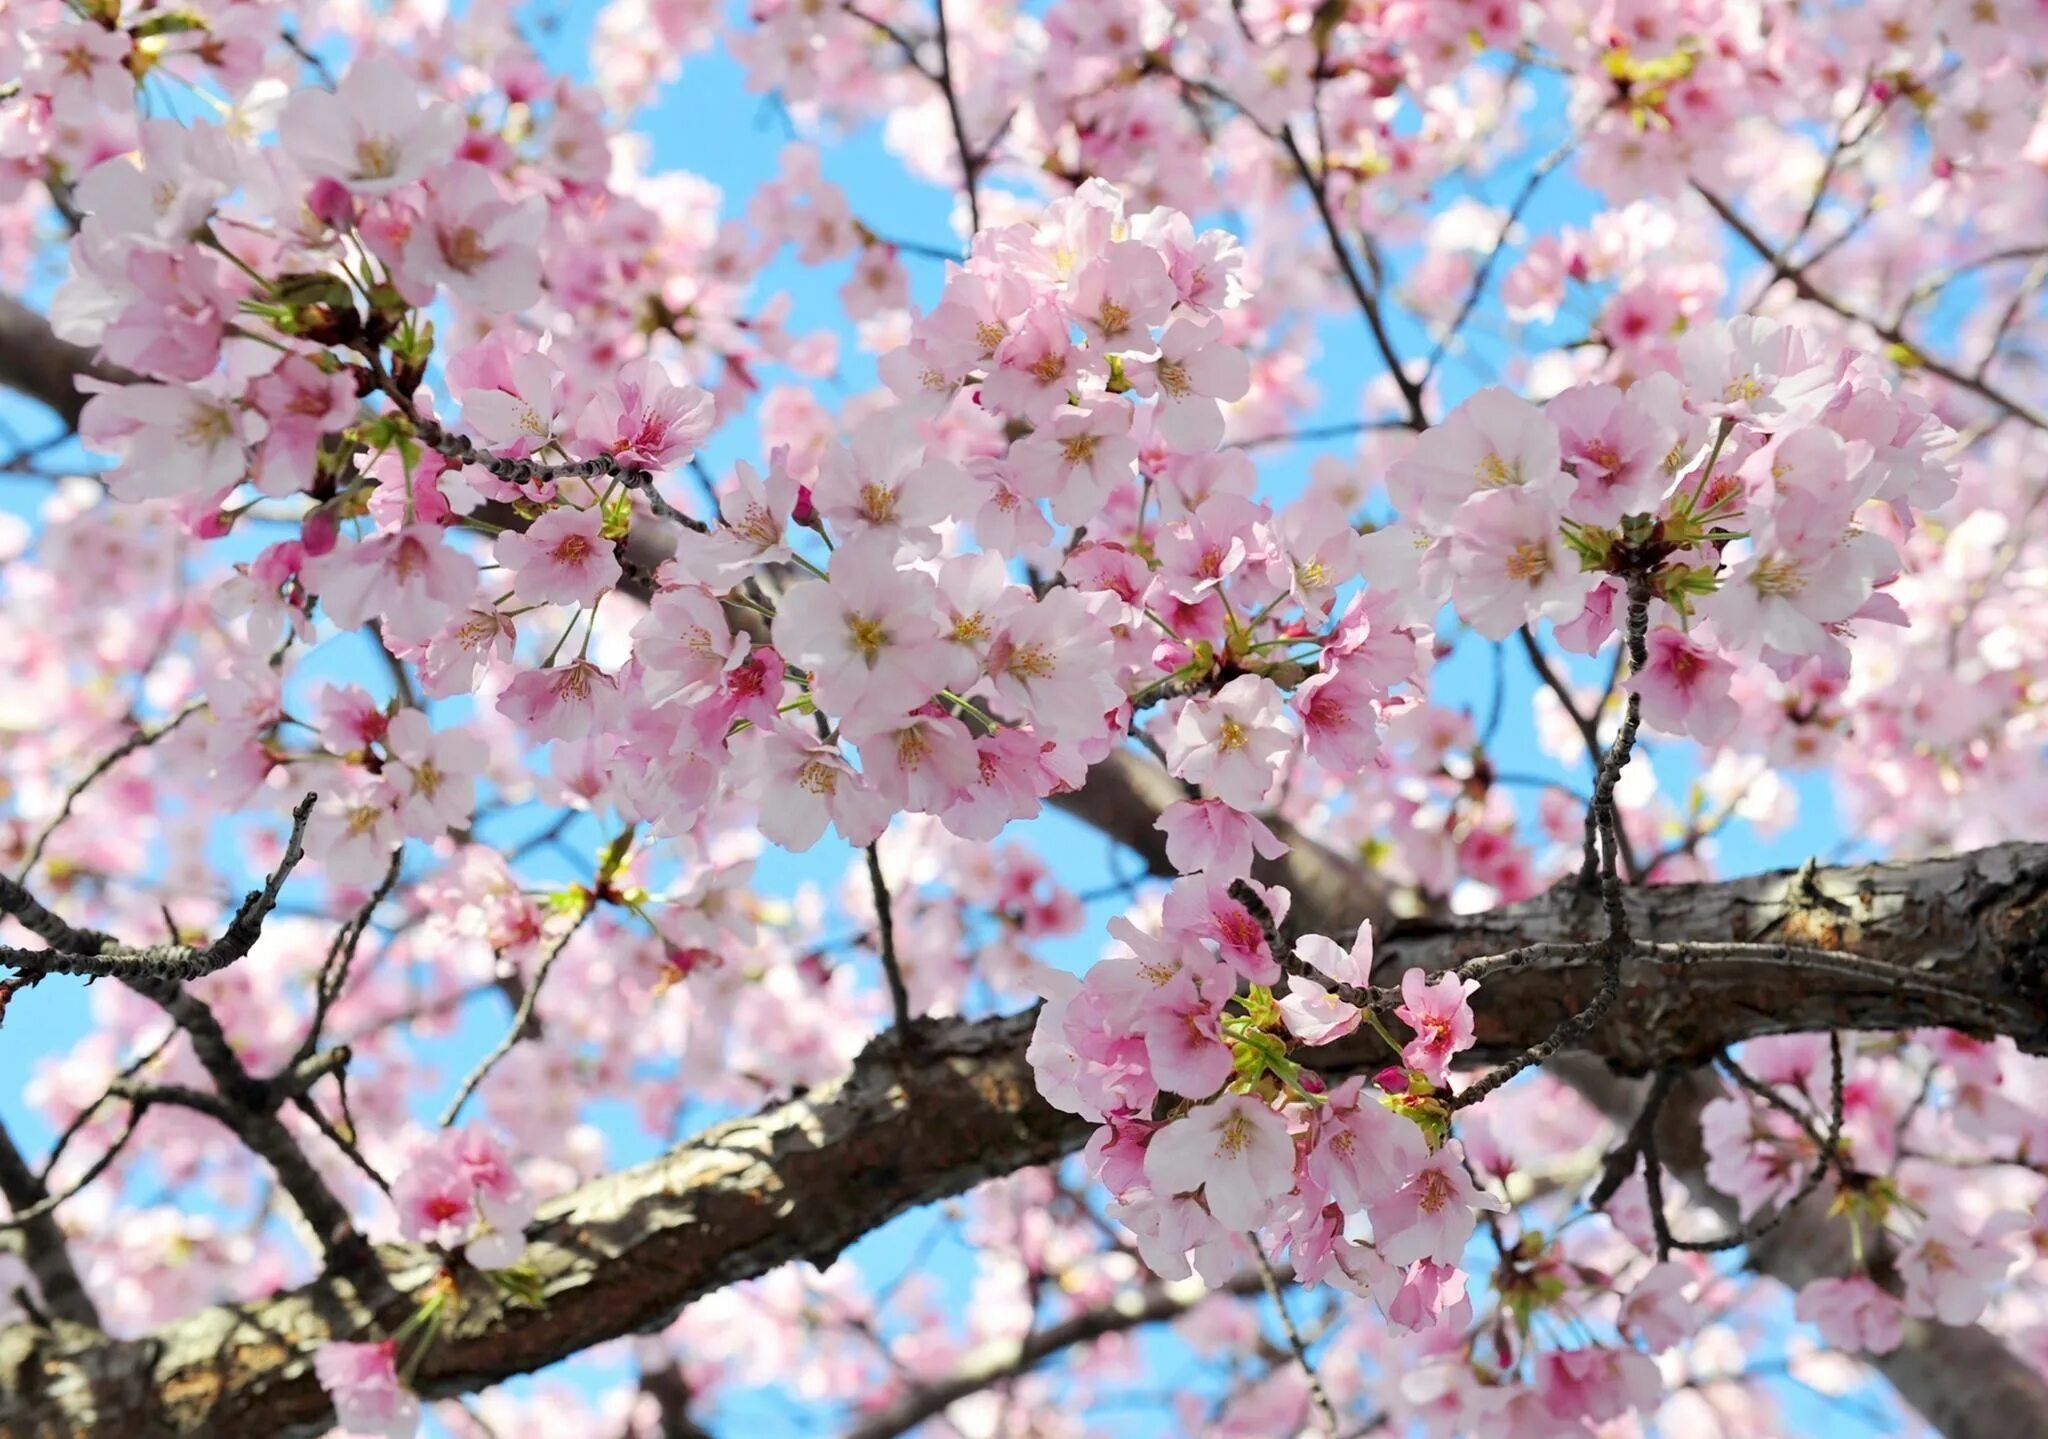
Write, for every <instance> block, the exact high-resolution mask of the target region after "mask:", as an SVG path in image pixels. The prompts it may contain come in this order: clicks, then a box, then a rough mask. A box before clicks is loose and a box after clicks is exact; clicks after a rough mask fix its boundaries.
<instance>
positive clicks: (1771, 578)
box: [1749, 555, 1806, 600]
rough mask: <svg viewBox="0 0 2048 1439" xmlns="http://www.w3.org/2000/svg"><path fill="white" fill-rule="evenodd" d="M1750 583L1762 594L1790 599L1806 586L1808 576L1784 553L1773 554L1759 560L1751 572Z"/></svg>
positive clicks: (1774, 597)
mask: <svg viewBox="0 0 2048 1439" xmlns="http://www.w3.org/2000/svg"><path fill="white" fill-rule="evenodd" d="M1749 583H1750V585H1751V587H1752V588H1754V589H1755V590H1756V592H1757V593H1758V594H1760V595H1768V596H1770V597H1771V598H1772V599H1781V600H1782V599H1790V598H1792V597H1793V596H1794V595H1796V594H1798V593H1799V592H1800V591H1801V590H1803V589H1805V588H1806V576H1805V575H1803V574H1801V573H1800V572H1799V566H1798V565H1796V564H1794V563H1793V562H1792V561H1791V560H1788V559H1786V558H1785V557H1784V556H1783V555H1772V556H1771V557H1770V558H1769V559H1766V560H1759V561H1758V562H1757V566H1756V568H1755V569H1754V570H1753V571H1751V572H1750V576H1749Z"/></svg>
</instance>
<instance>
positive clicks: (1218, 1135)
mask: <svg viewBox="0 0 2048 1439" xmlns="http://www.w3.org/2000/svg"><path fill="white" fill-rule="evenodd" d="M1145 1179H1146V1182H1147V1183H1149V1184H1150V1185H1151V1186H1152V1188H1153V1189H1154V1190H1156V1191H1158V1192H1159V1193H1160V1194H1161V1195H1177V1194H1188V1193H1192V1192H1194V1191H1196V1190H1199V1191H1201V1195H1202V1199H1203V1201H1204V1203H1206V1204H1207V1206H1208V1209H1209V1212H1210V1213H1211V1214H1213V1215H1214V1216H1216V1222H1217V1223H1218V1224H1221V1225H1222V1226H1223V1227H1224V1228H1225V1229H1227V1230H1230V1231H1232V1232H1233V1233H1241V1232H1243V1231H1245V1230H1248V1229H1256V1228H1258V1226H1259V1225H1260V1224H1262V1223H1264V1222H1265V1218H1266V1215H1267V1213H1268V1212H1269V1210H1270V1209H1271V1207H1272V1204H1273V1202H1274V1201H1275V1200H1277V1199H1278V1198H1279V1197H1280V1196H1281V1195H1283V1194H1285V1193H1286V1192H1287V1191H1288V1190H1290V1189H1292V1188H1293V1187H1294V1141H1293V1140H1292V1139H1290V1138H1289V1137H1288V1135H1287V1125H1286V1122H1285V1121H1284V1120H1282V1119H1281V1118H1280V1116H1279V1115H1277V1114H1275V1113H1274V1112H1273V1111H1272V1110H1271V1109H1269V1108H1268V1107H1267V1106H1265V1105H1263V1104H1261V1103H1259V1101H1258V1100H1256V1099H1253V1098H1251V1097H1250V1096H1249V1095H1244V1094H1226V1095H1224V1096H1223V1097H1222V1098H1220V1099H1216V1100H1212V1101H1211V1102H1209V1103H1207V1104H1203V1105H1199V1106H1197V1107H1196V1108H1195V1109H1193V1110H1190V1111H1189V1112H1188V1113H1187V1114H1186V1115H1185V1116H1184V1117H1182V1118H1180V1119H1177V1120H1175V1121H1174V1122H1173V1123H1171V1124H1169V1125H1167V1126H1166V1127H1165V1128H1164V1129H1162V1130H1160V1131H1159V1132H1158V1133H1157V1134H1155V1135H1153V1136H1152V1142H1151V1143H1150V1144H1149V1145H1148V1146H1147V1147H1146V1149H1145Z"/></svg>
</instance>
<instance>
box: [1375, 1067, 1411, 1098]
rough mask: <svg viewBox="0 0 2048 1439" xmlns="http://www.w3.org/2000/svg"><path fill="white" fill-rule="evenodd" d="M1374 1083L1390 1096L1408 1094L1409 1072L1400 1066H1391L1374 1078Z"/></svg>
mask: <svg viewBox="0 0 2048 1439" xmlns="http://www.w3.org/2000/svg"><path fill="white" fill-rule="evenodd" d="M1372 1082H1373V1083H1374V1084H1376V1085H1378V1086H1379V1087H1380V1088H1381V1089H1383V1090H1385V1091H1386V1092H1387V1093H1388V1094H1406V1093H1407V1092H1408V1071H1407V1070H1405V1069H1403V1068H1402V1067H1401V1066H1400V1065H1398V1064H1390V1065H1388V1066H1387V1067H1386V1068H1385V1069H1382V1070H1381V1071H1380V1072H1379V1073H1378V1074H1375V1075H1374V1076H1373V1077H1372Z"/></svg>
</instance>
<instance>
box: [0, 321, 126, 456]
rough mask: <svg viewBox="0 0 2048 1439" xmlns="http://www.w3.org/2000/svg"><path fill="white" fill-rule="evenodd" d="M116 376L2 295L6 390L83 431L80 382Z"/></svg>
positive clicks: (1, 360)
mask: <svg viewBox="0 0 2048 1439" xmlns="http://www.w3.org/2000/svg"><path fill="white" fill-rule="evenodd" d="M111 374H112V372H110V371H105V370H102V369H101V367H100V366H99V365H97V364H96V363H94V361H93V357H92V352H91V351H90V350H86V349H81V348H80V347H79V346H77V345H73V344H69V343H67V342H65V341H63V340H60V339H58V338H57V336H56V335H55V334H54V333H53V332H52V331H51V329H50V322H49V321H48V320H46V319H44V318H43V317H42V316H41V315H40V314H38V313H36V312H35V311H34V310H31V309H30V308H29V307H28V306H26V305H24V304H22V303H21V301H19V300H17V299H15V298H14V297H13V296H12V295H0V385H5V386H6V387H7V388H8V389H10V390H15V391H18V392H20V393H21V394H24V395H27V396H28V397H29V398H30V399H32V400H36V401H39V402H40V403H42V404H44V405H46V406H48V407H49V408H50V409H52V410H54V411H56V413H57V415H58V417H59V418H60V419H62V420H63V421H64V423H65V425H66V426H68V427H69V428H71V429H77V428H78V417H79V415H80V414H81V413H83V412H84V410H85V401H86V396H84V395H82V394H80V393H79V390H78V377H79V376H80V375H109V376H111Z"/></svg>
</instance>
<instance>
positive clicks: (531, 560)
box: [495, 505, 620, 606]
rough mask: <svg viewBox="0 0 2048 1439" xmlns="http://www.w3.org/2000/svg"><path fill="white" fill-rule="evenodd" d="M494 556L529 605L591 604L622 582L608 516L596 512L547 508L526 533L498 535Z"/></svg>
mask: <svg viewBox="0 0 2048 1439" xmlns="http://www.w3.org/2000/svg"><path fill="white" fill-rule="evenodd" d="M495 553H496V555H497V560H498V563H499V564H500V565H501V566H503V567H504V569H505V571H506V572H507V573H508V574H509V575H510V577H511V580H512V588H513V590H514V591H515V592H516V593H517V594H518V596H519V598H520V599H522V600H524V601H526V602H527V603H528V604H534V605H546V604H558V605H583V606H588V605H592V604H595V603H596V602H597V599H598V597H599V596H600V595H602V594H604V592H605V591H607V590H609V589H611V588H612V587H613V586H614V585H616V584H617V583H618V582H619V574H620V570H619V562H618V559H617V557H616V556H615V555H614V554H613V553H612V542H611V541H610V540H608V539H606V538H605V535H604V516H603V515H601V514H599V513H598V512H597V511H596V510H595V509H588V510H578V509H572V508H570V507H568V506H566V505H565V506H562V507H561V508H558V509H553V510H549V511H548V512H547V513H546V514H544V515H542V516H541V517H540V518H539V519H537V520H535V521H534V522H533V523H532V524H531V525H529V526H528V527H527V528H526V529H525V530H523V531H520V530H510V531H507V532H506V533H504V534H502V535H500V536H498V544H497V549H496V551H495Z"/></svg>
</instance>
